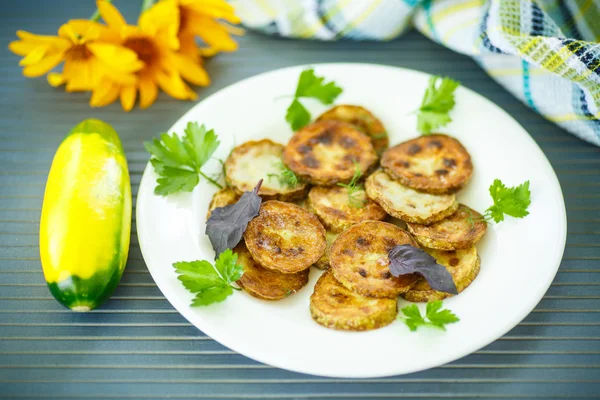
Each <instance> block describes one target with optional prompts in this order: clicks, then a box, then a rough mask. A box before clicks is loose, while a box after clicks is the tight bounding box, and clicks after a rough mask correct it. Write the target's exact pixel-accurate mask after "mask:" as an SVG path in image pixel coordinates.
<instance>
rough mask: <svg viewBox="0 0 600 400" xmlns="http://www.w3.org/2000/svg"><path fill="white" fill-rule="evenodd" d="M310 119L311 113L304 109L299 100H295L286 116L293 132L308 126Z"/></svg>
mask: <svg viewBox="0 0 600 400" xmlns="http://www.w3.org/2000/svg"><path fill="white" fill-rule="evenodd" d="M310 118H311V116H310V113H309V112H308V110H307V109H306V108H304V106H303V105H302V103H300V102H299V101H298V99H294V101H292V104H290V106H289V107H288V109H287V112H286V114H285V120H286V121H287V122H289V124H290V126H291V127H292V130H293V131H297V130H298V129H300V128H302V127H304V126H306V125H308V123H309V122H310Z"/></svg>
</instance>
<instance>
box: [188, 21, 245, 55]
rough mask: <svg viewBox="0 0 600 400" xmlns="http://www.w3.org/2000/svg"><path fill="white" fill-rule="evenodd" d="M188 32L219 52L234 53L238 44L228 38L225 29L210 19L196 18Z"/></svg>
mask: <svg viewBox="0 0 600 400" xmlns="http://www.w3.org/2000/svg"><path fill="white" fill-rule="evenodd" d="M190 31H191V32H193V33H194V34H196V35H198V36H200V38H201V39H202V40H203V41H204V42H205V43H206V44H207V45H208V46H210V47H212V48H214V49H217V50H220V51H235V50H237V48H238V44H237V43H236V42H235V41H234V40H233V39H232V38H231V36H229V33H228V32H227V29H226V28H225V27H223V26H222V25H221V24H219V23H218V22H216V21H214V20H213V19H211V18H208V17H203V16H197V17H195V18H194V22H193V25H192V26H191V27H190Z"/></svg>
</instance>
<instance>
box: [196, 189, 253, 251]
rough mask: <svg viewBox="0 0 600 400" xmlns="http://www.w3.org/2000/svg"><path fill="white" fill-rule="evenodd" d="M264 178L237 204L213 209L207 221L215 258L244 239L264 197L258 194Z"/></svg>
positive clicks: (244, 194) (207, 230) (207, 231)
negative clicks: (249, 223) (247, 228)
mask: <svg viewBox="0 0 600 400" xmlns="http://www.w3.org/2000/svg"><path fill="white" fill-rule="evenodd" d="M261 184H262V179H261V180H260V181H259V182H258V184H257V185H256V187H255V188H254V190H253V191H251V192H244V193H243V194H242V197H240V199H239V200H238V201H237V203H235V204H231V205H228V206H225V207H218V208H215V209H214V210H212V212H211V213H210V218H209V219H208V221H206V231H205V233H206V234H207V235H208V239H209V240H210V244H212V247H213V249H214V250H215V260H216V259H217V258H218V257H219V255H220V254H221V253H222V252H224V251H225V250H227V249H233V248H234V247H235V246H237V244H238V243H239V242H240V240H242V235H243V234H244V232H245V231H246V227H247V226H248V222H250V221H251V220H252V219H253V218H254V217H256V216H257V215H258V211H259V210H260V204H261V202H262V199H261V198H260V196H259V195H258V191H259V190H260V185H261Z"/></svg>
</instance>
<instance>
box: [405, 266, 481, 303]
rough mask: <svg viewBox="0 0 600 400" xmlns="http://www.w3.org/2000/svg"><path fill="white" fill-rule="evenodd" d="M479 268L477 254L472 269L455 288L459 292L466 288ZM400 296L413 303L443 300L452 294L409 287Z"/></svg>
mask: <svg viewBox="0 0 600 400" xmlns="http://www.w3.org/2000/svg"><path fill="white" fill-rule="evenodd" d="M480 269H481V259H480V258H479V255H478V256H477V262H476V263H475V266H474V267H473V269H472V270H471V272H470V273H469V275H468V276H467V277H466V278H465V279H463V280H462V281H460V282H458V283H457V285H456V289H457V290H458V293H459V294H460V293H461V292H462V291H464V290H465V289H466V288H468V287H469V285H471V283H472V282H473V281H474V280H475V278H477V275H479V271H480ZM400 296H402V298H403V299H404V300H406V301H410V302H413V303H421V302H429V301H435V300H444V299H447V298H448V297H453V296H454V295H453V294H450V293H445V292H438V291H437V290H433V289H429V290H414V289H411V290H409V291H408V292H406V293H402V294H401V295H400Z"/></svg>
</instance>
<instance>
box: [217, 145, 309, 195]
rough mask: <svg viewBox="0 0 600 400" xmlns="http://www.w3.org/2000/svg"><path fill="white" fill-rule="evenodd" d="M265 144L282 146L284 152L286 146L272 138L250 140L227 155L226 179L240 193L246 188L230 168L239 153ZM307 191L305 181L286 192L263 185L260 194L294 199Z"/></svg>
mask: <svg viewBox="0 0 600 400" xmlns="http://www.w3.org/2000/svg"><path fill="white" fill-rule="evenodd" d="M263 145H269V146H275V147H280V148H281V151H282V152H283V149H284V146H283V145H282V144H280V143H277V142H274V141H272V140H270V139H261V140H250V141H247V142H245V143H243V144H241V145H239V146H236V147H235V148H234V149H233V150H231V153H230V154H229V157H227V160H225V165H224V167H223V169H224V171H225V180H226V182H227V184H228V185H229V186H230V187H231V188H232V189H233V190H235V191H236V192H237V193H238V194H240V195H241V194H242V193H244V190H243V189H241V188H240V187H239V185H238V184H237V183H236V181H235V179H233V180H232V177H231V173H230V169H231V168H233V166H234V164H235V160H236V157H237V156H238V155H241V154H243V153H247V152H248V151H249V150H250V149H251V148H252V147H254V146H263ZM282 162H283V160H282ZM257 183H258V182H257ZM307 191H308V186H307V185H306V184H305V183H299V184H298V185H297V186H296V187H295V188H290V189H289V190H286V191H284V192H281V191H276V190H272V189H268V188H267V187H266V185H262V186H261V188H260V191H259V193H258V194H259V195H260V197H262V198H263V199H264V200H280V201H293V200H297V199H301V198H302V197H304V196H305V195H306V193H307Z"/></svg>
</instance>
